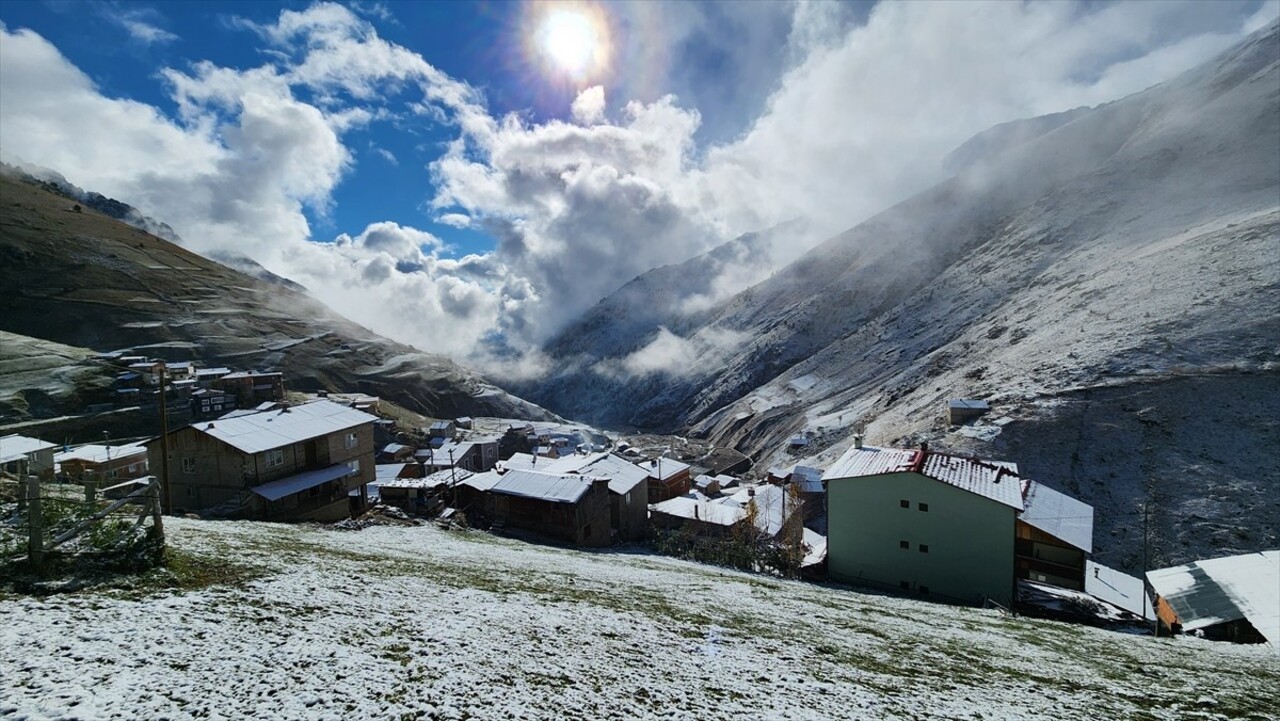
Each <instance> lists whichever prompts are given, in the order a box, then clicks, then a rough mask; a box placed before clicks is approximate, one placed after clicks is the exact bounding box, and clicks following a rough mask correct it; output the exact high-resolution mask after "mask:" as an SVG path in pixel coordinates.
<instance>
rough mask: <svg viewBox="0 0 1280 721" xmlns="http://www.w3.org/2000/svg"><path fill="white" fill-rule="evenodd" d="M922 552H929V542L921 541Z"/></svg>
mask: <svg viewBox="0 0 1280 721" xmlns="http://www.w3.org/2000/svg"><path fill="white" fill-rule="evenodd" d="M920 552H921V553H928V552H929V544H927V543H921V544H920Z"/></svg>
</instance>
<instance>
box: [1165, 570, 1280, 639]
mask: <svg viewBox="0 0 1280 721" xmlns="http://www.w3.org/2000/svg"><path fill="white" fill-rule="evenodd" d="M1147 580H1148V581H1150V582H1151V587H1152V588H1153V589H1155V592H1156V593H1158V594H1160V595H1161V596H1163V597H1164V599H1165V600H1166V601H1168V603H1169V606H1170V607H1171V608H1172V609H1173V610H1174V612H1175V613H1177V614H1178V619H1179V620H1180V621H1181V622H1182V628H1183V629H1184V630H1187V631H1194V630H1196V629H1197V628H1205V627H1206V626H1214V625H1217V624H1219V623H1225V622H1227V621H1235V620H1238V619H1241V618H1245V619H1248V620H1249V623H1250V624H1251V625H1252V626H1253V627H1254V628H1256V629H1257V630H1258V633H1261V634H1262V635H1263V637H1264V638H1266V639H1267V641H1268V642H1270V643H1271V645H1272V646H1276V647H1277V648H1280V551H1264V552H1261V553H1247V554H1244V555H1240V556H1228V557H1226V558H1214V559H1211V560H1208V561H1196V562H1195V563H1189V564H1187V565H1185V566H1174V567H1173V568H1162V569H1160V570H1157V571H1148V572H1147Z"/></svg>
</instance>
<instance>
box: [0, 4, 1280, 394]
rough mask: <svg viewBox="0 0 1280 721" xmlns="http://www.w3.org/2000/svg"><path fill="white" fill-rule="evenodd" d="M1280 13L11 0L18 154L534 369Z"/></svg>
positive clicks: (707, 299)
mask: <svg viewBox="0 0 1280 721" xmlns="http://www.w3.org/2000/svg"><path fill="white" fill-rule="evenodd" d="M1278 16H1280V0H1218V1H1216V2H1201V1H1196V0H1188V1H1182V0H1168V1H1164V0H1118V1H1116V2H1075V1H1072V0H1059V1H1055V2H1038V3H1022V2H1012V1H999V0H997V1H995V2H958V1H957V2H926V1H924V0H920V1H917V2H897V3H871V2H852V3H839V2H790V1H787V2H768V1H764V0H761V1H759V2H718V3H716V2H704V3H682V2H648V1H645V2H596V1H589V0H572V1H571V0H556V1H553V2H519V1H514V0H513V1H510V2H494V3H448V2H420V3H419V2H413V3H409V2H405V3H389V4H379V3H374V2H359V3H350V4H341V3H337V2H323V1H321V2H289V3H283V4H281V3H252V2H222V3H219V2H169V3H133V2H101V3H85V2H58V1H55V0H46V1H42V2H41V1H33V0H8V2H4V3H0V24H2V27H0V157H2V158H4V159H5V160H6V161H7V162H21V163H25V164H28V165H36V166H43V167H46V168H50V169H52V170H55V171H57V172H59V173H62V174H63V175H65V176H66V177H67V178H68V179H69V180H71V181H72V182H74V183H76V184H77V185H80V186H81V187H83V188H86V189H88V190H95V191H98V192H101V193H104V194H107V195H109V196H112V197H116V198H118V199H120V200H122V201H124V202H127V203H129V204H131V205H134V206H137V207H138V208H139V209H141V210H142V211H143V212H144V213H147V214H148V215H152V216H154V217H156V218H157V219H160V220H162V221H165V222H167V223H169V224H170V225H172V226H173V227H174V228H175V230H177V232H178V233H179V234H180V235H181V236H182V238H183V240H184V242H185V243H186V245H187V246H188V247H190V248H192V249H193V250H196V251H197V252H211V251H220V252H233V253H238V254H241V255H245V256H248V257H251V258H253V259H254V260H256V261H258V262H259V263H261V264H263V265H264V266H266V267H267V268H269V269H271V270H273V271H275V272H277V273H280V274H282V275H285V276H288V277H290V278H293V279H294V280H296V281H298V282H300V283H302V284H303V285H305V286H306V287H307V288H308V289H310V292H311V293H312V294H313V295H315V296H316V297H317V298H319V299H321V300H323V301H325V302H326V303H328V304H329V305H331V306H332V307H334V308H335V309H337V310H339V311H340V312H342V313H344V314H346V315H347V316H348V317H350V318H352V319H353V320H355V321H357V322H359V323H362V324H364V325H366V326H368V327H370V328H371V329H373V330H375V331H377V332H379V333H383V334H385V335H388V336H391V337H393V338H395V339H397V340H400V341H403V342H406V343H409V344H411V345H415V346H417V347H419V348H422V349H424V350H429V351H434V352H440V353H445V354H449V355H450V356H452V357H454V358H456V359H459V360H463V361H466V362H470V363H473V364H476V365H479V366H481V367H484V368H486V369H488V370H490V371H491V372H493V373H497V374H506V375H519V374H531V373H537V372H539V370H540V363H541V359H540V357H539V354H538V352H537V348H538V346H539V344H541V343H543V342H545V341H546V340H547V339H548V338H550V337H552V336H553V335H554V334H555V333H556V332H557V331H559V330H560V329H561V328H563V327H564V326H565V325H566V324H567V323H568V322H569V321H570V320H572V319H573V318H574V317H575V316H577V315H578V314H580V313H582V312H583V311H585V310H586V309H588V308H589V307H591V305H592V304H594V303H596V302H597V301H599V300H600V299H601V298H602V297H604V296H606V295H608V294H609V293H611V292H612V291H614V290H616V289H617V288H618V287H620V286H621V285H623V284H625V283H626V282H628V281H629V280H631V279H632V278H634V277H636V276H637V275H639V274H641V273H644V272H646V271H647V270H650V269H652V268H655V267H658V266H661V265H666V264H669V263H675V262H680V261H682V260H685V259H687V258H690V257H692V256H694V255H697V254H699V253H703V252H706V251H708V250H710V249H711V248H714V247H716V246H717V245H718V244H720V243H723V242H725V241H728V240H730V239H732V238H734V237H736V236H738V235H740V234H742V233H747V232H752V231H759V230H763V229H767V228H770V227H774V226H777V225H779V224H781V223H786V222H788V221H792V220H795V219H800V220H803V221H805V222H804V223H802V224H797V225H788V226H787V227H788V228H789V230H788V232H787V233H784V234H779V235H778V236H776V238H775V240H774V241H773V243H772V244H771V245H770V246H769V247H768V248H766V249H764V251H763V252H762V253H761V254H759V255H757V256H755V257H752V258H750V259H749V262H747V263H745V264H743V265H740V266H739V265H728V266H726V267H723V268H721V269H720V270H719V272H718V273H717V274H715V275H714V276H712V277H707V278H699V279H692V281H691V282H692V283H694V287H692V288H690V289H684V290H685V291H686V292H687V293H688V294H689V296H690V297H691V299H692V300H691V305H690V309H691V310H692V309H693V308H694V306H697V307H706V306H707V305H708V304H710V303H715V302H717V301H719V300H722V299H724V298H727V297H729V296H730V295H731V294H733V293H735V292H737V291H740V290H742V289H743V288H745V287H747V286H749V285H750V284H752V283H754V282H757V281H758V280H760V279H761V278H762V277H765V276H767V275H768V273H769V272H770V271H771V270H772V269H774V268H775V267H778V266H779V265H781V264H783V263H786V262H788V261H789V260H790V259H793V258H795V257H796V256H797V255H799V254H800V253H802V252H804V251H806V250H807V249H809V248H812V247H814V246H815V245H817V244H818V243H819V242H821V241H822V240H824V239H826V238H827V237H829V236H830V235H832V234H834V233H836V232H839V231H842V230H844V229H847V228H849V227H851V226H852V225H854V224H856V223H858V222H859V221H861V220H864V219H866V218H868V217H870V216H872V215H874V214H875V213H876V212H879V211H881V210H883V209H885V208H887V207H889V206H890V205H892V204H893V203H896V202H898V201H901V200H903V199H905V198H907V197H909V196H911V195H912V194H914V193H917V192H920V191H921V190H924V189H926V188H928V187H929V186H930V185H932V184H933V183H936V182H938V181H940V180H942V179H944V177H945V174H944V170H943V168H942V166H941V159H942V158H943V157H944V156H945V155H946V154H947V153H948V152H950V151H951V150H953V149H955V147H957V146H958V145H959V144H961V143H963V142H964V141H965V140H967V139H968V138H969V137H972V136H973V135H974V134H976V133H978V132H981V131H983V130H985V129H987V128H989V127H991V126H993V125H995V124H998V123H1002V122H1007V121H1010V120H1014V119H1018V118H1025V117H1032V116H1036V115H1041V114H1046V113H1053V112H1059V111H1062V110H1067V109H1070V108H1075V107H1079V106H1082V105H1085V106H1092V105H1097V104H1100V103H1105V102H1108V101H1111V100H1115V99H1117V98H1120V97H1124V96H1125V95H1128V94H1131V93H1135V92H1139V91H1141V90H1143V89H1145V88H1148V87H1150V86H1151V85H1154V84H1156V83H1159V82H1162V81H1164V80H1167V79H1169V78H1171V77H1174V76H1175V75H1177V74H1178V73H1180V72H1183V71H1185V70H1188V69H1190V68H1192V67H1195V66H1196V65H1198V64H1200V63H1202V62H1204V61H1206V60H1208V59H1209V58H1211V57H1213V56H1214V55H1216V54H1217V53H1220V52H1222V51H1223V50H1225V49H1227V48H1229V47H1231V46H1232V45H1233V44H1235V43H1237V42H1239V41H1240V40H1241V39H1242V38H1244V37H1245V36H1246V35H1248V34H1249V33H1250V32H1253V31H1255V30H1257V29H1258V28H1260V27H1262V26H1264V25H1266V24H1267V23H1269V22H1274V21H1275V20H1276V18H1277V17H1278ZM694 301H696V302H694ZM668 340H669V341H670V343H671V344H676V345H679V344H680V343H684V342H685V341H686V339H680V338H675V337H672V338H671V339H668ZM677 355H678V354H677Z"/></svg>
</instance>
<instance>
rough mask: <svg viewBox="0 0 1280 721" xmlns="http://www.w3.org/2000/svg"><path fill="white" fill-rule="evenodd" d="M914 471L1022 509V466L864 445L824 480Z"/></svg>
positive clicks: (839, 463) (848, 454)
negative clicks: (1019, 469) (1020, 479)
mask: <svg viewBox="0 0 1280 721" xmlns="http://www.w3.org/2000/svg"><path fill="white" fill-rule="evenodd" d="M908 471H914V472H917V473H920V474H922V475H925V476H928V477H929V478H932V479H934V480H938V481H942V482H943V483H947V484H949V485H952V486H955V487H956V488H960V489H962V490H965V491H969V492H970V493H976V494H978V495H980V496H984V497H986V498H990V499H991V500H993V501H997V502H999V503H1003V504H1005V505H1006V506H1011V507H1013V508H1016V509H1018V510H1019V511H1020V510H1022V508H1023V506H1022V487H1021V485H1020V484H1019V482H1018V481H1019V479H1018V466H1017V465H1016V464H1014V463H1006V462H1004V461H983V460H978V459H975V458H966V457H964V456H952V455H948V454H946V453H933V452H926V451H920V450H902V449H897V448H876V447H874V446H863V447H862V448H850V449H849V450H848V451H847V452H845V454H844V455H843V456H841V458H840V460H838V461H836V462H835V463H834V464H833V465H832V466H831V467H830V468H828V469H827V472H826V473H824V474H823V475H822V478H823V480H827V481H830V480H832V479H836V478H858V477H862V476H879V475H884V474H886V473H901V472H908Z"/></svg>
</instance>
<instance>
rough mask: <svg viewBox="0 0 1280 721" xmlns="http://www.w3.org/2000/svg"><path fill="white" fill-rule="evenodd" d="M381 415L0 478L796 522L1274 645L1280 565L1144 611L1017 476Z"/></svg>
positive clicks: (982, 582)
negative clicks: (660, 445) (642, 443)
mask: <svg viewBox="0 0 1280 721" xmlns="http://www.w3.org/2000/svg"><path fill="white" fill-rule="evenodd" d="M255 400H256V399H255ZM376 410H377V399H376V398H370V397H364V396H352V397H345V396H340V395H338V394H330V396H329V397H327V398H319V399H316V400H312V401H309V402H305V403H299V404H295V405H286V404H283V403H278V402H260V403H259V404H258V405H255V406H254V407H252V408H250V409H245V410H237V411H232V412H230V413H224V414H222V415H220V416H218V417H217V418H213V419H195V420H193V421H192V422H190V423H189V424H187V425H185V426H184V427H181V428H178V429H176V430H173V431H170V432H169V433H168V435H167V437H164V438H160V437H158V438H153V439H150V440H148V441H146V442H145V443H142V444H138V445H136V446H129V447H119V446H118V447H111V448H107V447H105V446H85V447H82V448H80V449H76V450H75V451H66V450H64V451H62V452H61V453H59V452H58V448H57V446H55V445H53V444H49V443H44V442H42V441H40V440H38V439H31V438H25V437H22V436H5V437H3V438H0V470H3V471H5V472H7V473H11V474H13V475H22V474H36V475H45V476H47V475H50V474H52V472H53V469H54V467H55V464H57V465H58V466H60V467H61V469H62V472H64V473H76V474H79V478H80V479H89V480H97V481H99V482H100V483H106V482H107V481H110V480H117V479H119V478H121V477H122V476H123V477H129V476H132V475H133V474H135V473H136V474H138V475H141V474H145V473H146V472H148V469H149V470H150V472H152V473H156V472H158V471H160V470H162V469H164V468H166V467H167V475H168V487H169V494H170V499H171V500H170V511H171V512H197V513H202V514H211V515H221V516H234V517H243V518H252V519H263V520H279V521H299V520H315V521H331V520H338V519H341V518H346V517H348V516H350V515H353V514H359V513H362V512H363V511H364V510H365V509H366V508H368V507H369V506H370V504H371V503H374V502H380V503H383V504H386V505H390V506H397V507H399V508H400V509H401V510H403V511H404V512H406V513H410V514H416V515H424V516H432V515H436V514H447V515H452V514H457V513H459V512H461V513H463V514H465V516H466V517H467V519H468V521H469V522H472V523H478V524H479V525H483V526H487V527H490V528H493V529H496V530H501V531H519V532H524V533H528V534H532V535H535V536H537V537H541V538H545V539H549V540H553V541H558V542H564V543H570V544H576V545H580V546H586V547H600V546H606V545H609V544H613V543H620V542H621V543H626V542H636V541H641V540H643V539H645V538H646V537H647V536H649V535H650V534H651V533H652V532H655V531H658V532H666V531H676V530H679V531H684V532H687V533H689V534H691V535H694V536H707V537H725V536H729V535H732V534H734V533H735V531H737V530H740V529H744V528H749V524H752V525H754V529H752V530H753V531H754V533H756V534H758V536H759V537H763V538H766V539H768V538H777V537H778V536H779V534H780V533H781V532H782V531H783V528H784V527H788V525H789V523H788V522H789V521H791V520H793V519H799V521H800V522H801V523H802V524H803V550H804V553H805V557H804V566H805V567H806V568H807V569H808V570H809V571H810V572H811V573H809V574H808V575H809V576H810V577H812V576H814V575H819V576H820V577H825V578H829V579H830V580H832V581H836V582H841V583H848V584H852V585H858V586H867V587H874V588H880V589H886V590H890V591H892V592H895V593H903V594H910V595H915V596H919V597H924V598H930V599H934V600H937V601H941V602H946V603H957V604H970V605H983V604H987V603H993V604H996V605H999V606H1002V607H1005V608H1012V607H1014V606H1015V604H1016V605H1017V606H1018V607H1020V608H1039V609H1041V610H1042V611H1044V612H1045V613H1046V614H1047V615H1051V616H1052V615H1054V613H1055V612H1058V611H1063V610H1064V609H1075V610H1077V611H1078V609H1080V608H1092V609H1095V612H1096V613H1097V615H1098V616H1099V617H1100V618H1104V619H1112V620H1127V621H1131V622H1132V621H1147V620H1149V621H1152V622H1155V623H1159V624H1161V627H1162V628H1164V629H1165V630H1166V631H1170V632H1172V631H1179V630H1181V631H1195V632H1198V633H1202V634H1204V635H1207V636H1209V637H1216V638H1229V639H1231V640H1239V641H1247V640H1265V641H1267V642H1270V643H1272V644H1280V629H1277V623H1280V622H1278V621H1277V609H1278V608H1280V598H1277V597H1278V596H1280V574H1278V573H1277V566H1278V565H1280V554H1278V553H1277V552H1269V553H1262V554H1252V555H1249V556H1242V557H1234V558H1228V559H1216V560H1213V561H1202V562H1199V563H1196V564H1191V565H1189V566H1185V567H1177V568H1173V569H1163V570H1159V571H1152V572H1150V573H1148V574H1147V582H1148V583H1149V584H1150V586H1149V588H1150V589H1153V590H1154V591H1155V594H1152V593H1150V592H1149V588H1148V585H1147V584H1146V583H1144V581H1143V580H1141V579H1138V578H1134V577H1132V576H1129V575H1127V574H1124V573H1122V572H1120V571H1117V570H1115V569H1111V568H1107V567H1105V566H1102V565H1100V564H1097V563H1095V562H1094V561H1092V560H1091V559H1090V558H1089V556H1090V554H1091V552H1092V550H1093V508H1092V507H1091V506H1089V505H1088V504H1086V503H1083V502H1081V501H1079V500H1077V499H1075V498H1072V497H1071V496H1069V495H1067V494H1064V493H1062V492H1060V491H1057V490H1055V489H1053V488H1050V487H1049V486H1047V485H1045V484H1043V483H1041V482H1038V481H1036V480H1033V479H1029V478H1025V477H1023V476H1022V475H1021V474H1020V473H1019V470H1018V467H1017V465H1016V464H1014V463H1009V462H1003V461H992V460H986V459H981V458H978V457H976V456H972V455H957V454H951V453H942V452H938V451H935V450H932V449H930V448H928V447H927V446H925V445H922V446H921V447H919V448H911V449H900V448H880V447H873V446H869V445H864V444H863V443H862V441H861V439H860V438H855V440H854V443H853V446H852V447H851V448H850V449H849V450H848V451H847V452H846V453H845V454H844V455H843V456H842V457H841V458H840V459H839V460H838V461H836V462H835V463H834V464H832V465H831V466H830V467H828V468H826V469H825V470H824V469H818V468H814V467H809V466H804V465H797V466H793V467H790V468H782V469H771V470H770V471H769V473H768V475H767V477H765V478H764V479H761V480H760V481H758V482H747V481H745V480H743V479H740V478H738V477H736V476H733V475H729V474H723V473H722V474H717V475H709V474H697V473H695V471H696V469H695V468H694V467H692V466H691V465H689V464H688V463H684V462H682V461H680V460H676V459H672V458H666V457H662V456H659V457H654V458H640V459H637V458H636V457H635V455H636V454H635V451H630V455H631V457H625V455H619V454H618V453H617V452H614V451H610V450H605V449H601V448H599V447H597V446H595V445H593V444H592V443H591V442H590V439H584V438H582V437H581V436H579V435H576V434H574V433H565V432H559V431H557V430H556V429H554V428H537V427H534V426H533V425H531V424H517V425H512V426H510V427H508V428H507V429H506V432H505V433H503V434H502V435H501V436H494V435H484V434H478V433H475V432H474V431H473V430H472V421H471V419H469V418H459V419H455V420H451V421H450V420H444V421H438V422H436V423H433V424H432V425H431V426H429V427H427V428H424V429H420V430H421V432H420V433H413V434H403V433H401V434H398V435H396V436H392V435H389V433H390V432H391V431H394V423H393V422H392V421H388V420H385V419H380V418H379V417H378V416H376V415H374V414H373V413H370V412H367V411H376ZM963 410H966V411H968V410H971V409H967V408H966V409H963ZM389 438H395V439H396V440H387V439H389ZM379 440H381V441H383V442H379ZM615 450H616V449H615ZM68 453H71V454H73V455H68ZM166 453H167V456H166ZM624 454H626V451H625V450H624ZM791 527H794V524H791ZM815 571H816V574H815V573H813V572H815ZM1153 601H1154V602H1153ZM1069 616H1070V614H1066V613H1063V614H1062V615H1061V617H1064V618H1065V617H1069Z"/></svg>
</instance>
